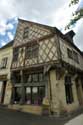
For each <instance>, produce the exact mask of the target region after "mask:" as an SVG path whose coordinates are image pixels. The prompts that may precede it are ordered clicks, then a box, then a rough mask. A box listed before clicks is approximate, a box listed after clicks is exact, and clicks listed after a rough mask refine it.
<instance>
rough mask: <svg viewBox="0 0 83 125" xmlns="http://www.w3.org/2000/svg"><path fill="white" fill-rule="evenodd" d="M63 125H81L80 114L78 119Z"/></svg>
mask: <svg viewBox="0 0 83 125" xmlns="http://www.w3.org/2000/svg"><path fill="white" fill-rule="evenodd" d="M65 125H83V114H81V115H79V116H78V117H76V118H74V119H72V120H70V121H69V122H68V123H66V124H65Z"/></svg>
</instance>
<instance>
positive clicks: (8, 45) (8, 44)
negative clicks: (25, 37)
mask: <svg viewBox="0 0 83 125" xmlns="http://www.w3.org/2000/svg"><path fill="white" fill-rule="evenodd" d="M13 43H14V41H13V40H12V41H10V42H8V43H7V44H6V45H4V46H2V47H1V48H0V50H2V49H5V48H8V47H11V46H12V45H13Z"/></svg>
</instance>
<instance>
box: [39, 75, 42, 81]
mask: <svg viewBox="0 0 83 125" xmlns="http://www.w3.org/2000/svg"><path fill="white" fill-rule="evenodd" d="M39 81H40V82H42V81H43V74H42V73H40V74H39Z"/></svg>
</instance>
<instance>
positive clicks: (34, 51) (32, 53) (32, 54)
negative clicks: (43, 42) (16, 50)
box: [25, 44, 38, 59]
mask: <svg viewBox="0 0 83 125" xmlns="http://www.w3.org/2000/svg"><path fill="white" fill-rule="evenodd" d="M25 57H26V58H27V59H32V58H36V57H38V44H35V45H34V46H31V47H26V52H25Z"/></svg>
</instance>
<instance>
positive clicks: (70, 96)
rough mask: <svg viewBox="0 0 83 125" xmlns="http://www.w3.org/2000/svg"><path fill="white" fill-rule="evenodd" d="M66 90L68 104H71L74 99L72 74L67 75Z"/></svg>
mask: <svg viewBox="0 0 83 125" xmlns="http://www.w3.org/2000/svg"><path fill="white" fill-rule="evenodd" d="M65 92H66V102H67V104H71V103H72V102H73V101H74V100H73V93H72V83H71V77H70V76H66V77H65Z"/></svg>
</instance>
